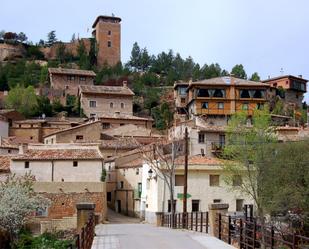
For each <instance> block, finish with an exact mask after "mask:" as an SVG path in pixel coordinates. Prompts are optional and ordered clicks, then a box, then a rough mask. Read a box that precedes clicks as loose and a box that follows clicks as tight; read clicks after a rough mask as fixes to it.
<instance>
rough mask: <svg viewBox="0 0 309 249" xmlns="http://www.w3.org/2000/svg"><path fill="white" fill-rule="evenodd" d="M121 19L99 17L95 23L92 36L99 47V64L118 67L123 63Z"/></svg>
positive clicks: (100, 65)
mask: <svg viewBox="0 0 309 249" xmlns="http://www.w3.org/2000/svg"><path fill="white" fill-rule="evenodd" d="M120 22H121V18H119V17H115V16H98V17H97V18H96V20H95V21H94V23H93V25H92V28H93V32H92V35H93V37H95V39H96V42H97V46H98V55H97V64H98V66H99V67H102V66H103V65H104V64H107V65H111V66H113V65H116V64H117V63H118V62H120V61H121V25H120Z"/></svg>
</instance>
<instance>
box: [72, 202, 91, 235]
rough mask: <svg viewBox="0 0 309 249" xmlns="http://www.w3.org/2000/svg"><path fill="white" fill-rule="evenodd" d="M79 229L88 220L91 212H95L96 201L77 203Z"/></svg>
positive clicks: (78, 229)
mask: <svg viewBox="0 0 309 249" xmlns="http://www.w3.org/2000/svg"><path fill="white" fill-rule="evenodd" d="M76 209H77V231H80V229H81V228H82V227H83V226H84V225H85V224H86V223H87V222H88V220H89V217H90V215H91V214H93V213H94V209H95V204H94V203H77V204H76Z"/></svg>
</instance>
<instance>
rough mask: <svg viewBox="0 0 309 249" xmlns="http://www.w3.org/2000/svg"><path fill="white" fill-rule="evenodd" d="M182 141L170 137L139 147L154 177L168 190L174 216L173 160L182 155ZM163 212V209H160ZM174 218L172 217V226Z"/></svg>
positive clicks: (174, 164)
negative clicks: (170, 140) (167, 141)
mask: <svg viewBox="0 0 309 249" xmlns="http://www.w3.org/2000/svg"><path fill="white" fill-rule="evenodd" d="M183 144H184V143H183V141H182V140H175V139H172V142H171V143H166V141H164V140H160V141H158V142H156V143H155V144H152V145H151V146H146V147H140V148H139V150H140V153H141V154H142V156H143V159H144V160H145V162H146V163H147V165H148V167H149V171H150V172H152V174H153V175H154V177H158V178H160V179H161V180H163V182H164V184H166V186H167V188H168V191H169V201H170V203H171V205H170V206H171V215H172V217H174V215H175V209H174V205H173V204H174V192H175V191H174V190H175V170H176V163H175V160H176V158H177V157H178V156H181V155H183V152H184V149H183ZM162 211H163V212H164V210H162ZM174 222H175V220H174V219H172V221H171V223H172V227H174V225H175V224H174Z"/></svg>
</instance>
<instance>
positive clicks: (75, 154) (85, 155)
mask: <svg viewBox="0 0 309 249" xmlns="http://www.w3.org/2000/svg"><path fill="white" fill-rule="evenodd" d="M102 159H103V157H102V155H101V153H100V151H99V150H98V149H89V148H84V149H68V148H66V149H63V148H61V149H60V148H59V149H28V150H27V151H25V152H24V154H22V155H16V156H14V157H13V158H12V160H15V161H20V160H22V161H23V160H29V161H44V160H102Z"/></svg>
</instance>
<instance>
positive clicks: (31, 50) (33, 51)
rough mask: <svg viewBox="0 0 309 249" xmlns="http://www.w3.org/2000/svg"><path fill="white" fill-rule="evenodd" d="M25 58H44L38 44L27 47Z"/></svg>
mask: <svg viewBox="0 0 309 249" xmlns="http://www.w3.org/2000/svg"><path fill="white" fill-rule="evenodd" d="M27 58H30V59H32V60H35V59H37V60H42V59H44V54H43V53H42V51H41V50H40V48H39V46H29V47H28V48H27Z"/></svg>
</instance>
